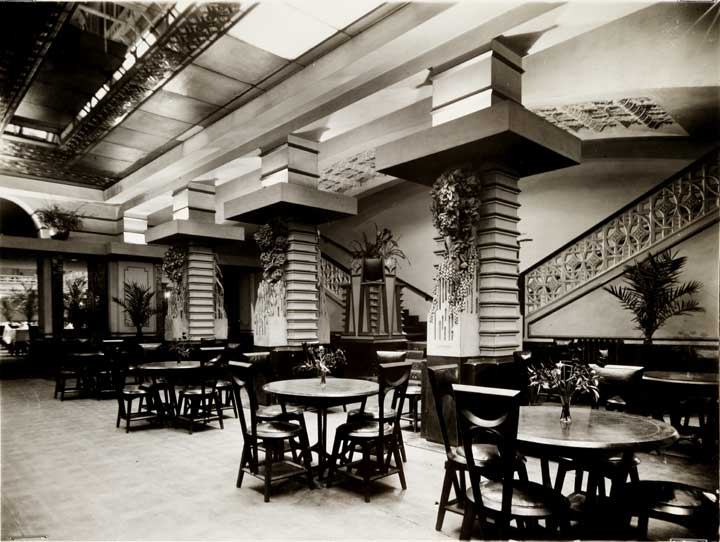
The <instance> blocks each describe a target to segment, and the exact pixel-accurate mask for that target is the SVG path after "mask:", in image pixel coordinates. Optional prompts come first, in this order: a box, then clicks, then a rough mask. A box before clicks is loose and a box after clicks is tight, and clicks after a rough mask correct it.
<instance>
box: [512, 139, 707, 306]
mask: <svg viewBox="0 0 720 542" xmlns="http://www.w3.org/2000/svg"><path fill="white" fill-rule="evenodd" d="M719 162H720V153H717V152H715V153H714V154H713V155H711V156H710V157H709V158H707V159H705V160H704V161H701V162H698V163H697V164H695V166H694V167H693V168H691V169H690V170H689V171H687V172H685V173H684V174H683V175H681V176H679V177H676V178H671V179H669V180H668V181H667V182H665V183H663V184H661V185H660V186H658V187H657V188H656V189H655V190H654V191H653V192H652V193H650V194H649V195H647V196H646V197H644V198H643V199H641V200H640V201H638V202H635V203H634V204H632V205H630V206H629V207H628V208H626V209H625V210H623V211H622V212H621V213H620V214H618V215H615V216H614V217H612V218H610V219H608V220H606V221H605V222H603V223H601V224H600V225H598V227H597V228H595V229H594V230H592V231H591V232H589V233H588V234H587V235H585V236H584V237H583V238H581V239H579V240H577V241H576V242H574V243H573V244H572V245H570V246H568V247H567V248H565V249H564V250H562V251H561V252H559V253H558V254H555V255H554V256H552V257H550V258H549V259H548V260H547V261H545V262H543V263H542V264H541V265H539V266H537V267H535V268H533V269H531V270H530V271H529V272H528V273H527V274H526V279H525V295H526V307H527V314H532V313H533V312H535V311H537V310H539V309H541V308H543V307H544V306H546V305H548V304H550V303H552V302H554V301H555V300H557V299H559V298H560V297H562V296H563V295H565V294H567V293H570V292H572V291H573V290H575V289H577V288H579V287H580V286H582V285H583V284H585V283H587V282H588V281H590V280H592V279H593V278H595V277H596V276H597V275H600V274H602V273H604V272H606V271H608V270H610V269H613V268H615V267H617V266H619V265H622V264H625V263H626V262H628V260H630V259H631V258H633V257H634V256H636V255H637V254H639V253H641V252H643V251H644V250H647V249H649V248H652V247H653V246H654V245H655V244H657V243H659V242H660V241H663V240H664V239H667V238H668V237H670V236H671V235H673V234H675V233H677V232H679V231H681V230H683V229H684V228H686V227H688V226H690V225H692V224H694V223H695V222H697V221H699V220H700V219H702V218H703V217H705V216H707V215H709V214H711V213H713V212H717V210H718V209H719V208H720V197H719V196H718V184H719V181H718V177H719V169H720V168H719Z"/></svg>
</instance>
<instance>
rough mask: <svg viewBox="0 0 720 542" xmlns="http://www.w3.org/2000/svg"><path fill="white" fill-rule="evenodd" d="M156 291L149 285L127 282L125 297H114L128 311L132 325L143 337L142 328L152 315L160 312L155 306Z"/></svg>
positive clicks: (138, 335)
mask: <svg viewBox="0 0 720 542" xmlns="http://www.w3.org/2000/svg"><path fill="white" fill-rule="evenodd" d="M154 295H155V292H153V291H151V290H150V287H149V286H143V285H141V284H138V283H137V282H126V283H125V298H124V299H119V298H117V297H113V298H112V299H113V301H114V302H115V303H117V304H118V305H120V306H121V307H122V308H123V309H125V312H126V313H127V315H128V317H129V318H130V321H131V322H132V325H133V326H134V327H135V329H136V330H137V337H138V338H142V328H143V327H145V326H146V325H147V324H148V321H149V320H150V317H151V316H152V315H153V314H155V313H156V312H158V309H156V308H155V307H154V306H153V296H154Z"/></svg>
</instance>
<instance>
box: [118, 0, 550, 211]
mask: <svg viewBox="0 0 720 542" xmlns="http://www.w3.org/2000/svg"><path fill="white" fill-rule="evenodd" d="M560 5H562V4H561V3H542V4H540V3H538V4H529V5H518V4H517V3H516V4H510V3H475V2H461V3H459V4H457V5H448V4H423V3H413V4H410V5H408V6H406V7H405V8H403V9H401V10H399V11H398V12H396V13H395V14H393V15H392V16H390V17H388V18H387V19H385V20H383V21H381V22H380V23H378V24H377V25H375V26H373V27H372V28H370V29H368V30H367V31H366V32H363V33H362V34H361V35H359V36H357V37H356V38H353V39H352V40H350V41H348V42H346V43H345V44H343V45H341V46H340V47H338V48H337V49H335V50H334V51H332V52H331V53H329V54H327V55H326V56H324V57H322V58H321V59H319V60H318V61H317V62H315V63H314V64H312V65H311V66H308V67H307V68H305V69H304V70H302V71H301V72H299V73H297V74H296V75H294V76H292V77H291V78H289V79H288V80H287V81H285V82H284V83H282V84H280V85H278V86H277V87H275V88H273V89H272V90H270V91H268V92H267V93H265V94H263V95H262V96H260V97H258V98H256V99H255V100H253V101H252V102H250V103H249V104H247V105H245V106H243V107H241V108H240V109H238V110H236V111H235V112H234V113H231V114H230V115H228V116H226V117H224V118H223V119H221V120H219V121H218V122H216V123H215V124H213V125H212V126H209V127H208V128H206V129H205V130H203V131H202V132H200V133H199V134H197V135H195V136H193V137H191V138H190V139H188V140H187V141H185V142H184V143H183V144H182V145H179V146H178V147H175V148H174V149H172V150H170V151H168V152H167V153H166V154H165V155H163V156H161V157H160V158H158V159H156V160H155V161H153V162H150V163H149V164H147V165H145V166H143V167H142V168H140V169H139V170H137V171H136V172H134V173H132V174H131V175H129V176H127V177H126V178H125V179H122V180H121V181H119V182H118V183H116V184H115V185H113V186H112V187H110V188H109V189H107V190H106V196H107V198H108V201H111V202H116V203H125V202H127V201H129V200H132V201H133V202H135V204H137V202H138V199H140V200H142V198H143V197H144V196H143V194H144V193H145V192H146V190H145V188H146V186H145V182H146V181H147V179H149V178H150V179H153V180H155V181H156V182H158V184H160V185H162V184H163V183H165V184H167V187H170V186H174V185H176V184H177V183H180V184H182V183H183V182H187V181H189V180H192V179H193V178H196V177H198V176H201V175H204V174H205V173H207V172H208V171H211V170H213V169H216V168H218V167H219V166H221V165H223V164H224V163H226V162H228V161H230V160H234V159H236V158H238V157H240V156H243V155H244V154H246V153H248V152H250V151H253V150H254V149H257V148H266V147H269V146H272V145H275V144H276V143H277V142H278V141H281V140H282V139H283V138H284V137H287V135H288V134H290V133H293V132H294V131H297V130H299V129H301V128H303V127H304V126H307V125H308V124H310V123H312V122H314V121H316V120H318V119H321V118H323V117H325V116H327V115H328V114H330V113H332V112H334V111H338V110H340V109H342V108H344V107H346V106H348V105H349V104H351V103H354V102H355V101H357V100H360V99H362V98H364V97H366V96H369V95H370V94H373V93H375V92H377V91H379V90H380V89H382V88H385V87H387V86H389V85H392V84H394V83H397V82H399V81H401V80H403V79H405V78H407V77H408V76H409V75H411V74H414V73H417V72H419V71H421V70H423V69H427V68H429V67H432V66H434V65H437V64H439V63H442V62H445V61H447V60H450V59H453V58H455V57H457V56H458V55H462V54H464V53H467V52H470V51H472V50H475V49H479V48H481V47H483V46H485V45H486V44H487V43H489V42H490V40H492V39H493V38H494V37H495V36H497V35H500V34H502V33H503V32H505V31H507V30H508V29H510V28H513V27H515V26H517V25H518V24H522V23H523V22H525V21H527V20H530V19H532V18H534V17H536V16H538V15H540V14H542V13H545V12H547V11H549V10H552V9H556V8H557V7H558V6H560ZM208 150H210V151H211V152H207V151H208ZM203 154H204V156H203ZM180 160H184V161H185V162H186V163H190V164H192V166H191V167H189V168H187V169H185V170H184V171H183V172H181V173H180V175H179V176H178V170H177V169H176V168H175V167H174V166H175V164H177V163H178V162H179V161H180Z"/></svg>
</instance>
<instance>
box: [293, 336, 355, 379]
mask: <svg viewBox="0 0 720 542" xmlns="http://www.w3.org/2000/svg"><path fill="white" fill-rule="evenodd" d="M303 351H304V352H305V362H304V363H303V364H301V365H299V366H298V367H297V370H298V371H317V372H318V374H319V375H320V382H321V383H323V384H324V383H325V377H326V376H327V374H328V373H329V372H330V371H332V370H333V369H334V368H335V367H337V366H338V365H343V364H345V363H346V361H347V360H346V358H345V352H344V351H343V350H342V349H340V348H336V349H335V350H332V349H330V348H325V347H324V346H322V345H308V344H303Z"/></svg>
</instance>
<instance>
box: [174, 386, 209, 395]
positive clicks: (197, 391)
mask: <svg viewBox="0 0 720 542" xmlns="http://www.w3.org/2000/svg"><path fill="white" fill-rule="evenodd" d="M214 391H215V389H214V388H213V387H211V386H205V387H204V388H203V387H202V386H188V387H186V388H185V389H183V390H182V391H181V392H180V393H181V394H182V395H185V396H187V395H190V396H198V395H212V393H213V392H214Z"/></svg>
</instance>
